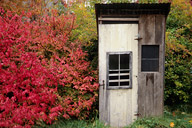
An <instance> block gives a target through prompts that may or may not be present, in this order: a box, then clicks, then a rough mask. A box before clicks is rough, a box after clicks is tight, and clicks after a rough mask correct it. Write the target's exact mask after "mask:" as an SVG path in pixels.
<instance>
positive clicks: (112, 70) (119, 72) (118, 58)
mask: <svg viewBox="0 0 192 128" xmlns="http://www.w3.org/2000/svg"><path fill="white" fill-rule="evenodd" d="M131 54H132V53H131V52H115V53H114V52H109V53H107V58H108V64H107V83H108V86H107V87H108V89H120V88H131V57H132V55H131Z"/></svg>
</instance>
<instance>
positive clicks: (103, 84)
mask: <svg viewBox="0 0 192 128" xmlns="http://www.w3.org/2000/svg"><path fill="white" fill-rule="evenodd" d="M102 82H103V83H102V84H99V85H100V86H103V89H105V81H104V80H103V81H102Z"/></svg>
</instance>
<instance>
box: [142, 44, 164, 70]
mask: <svg viewBox="0 0 192 128" xmlns="http://www.w3.org/2000/svg"><path fill="white" fill-rule="evenodd" d="M143 46H158V58H152V57H151V58H149V57H148V58H143ZM143 60H145V61H147V60H149V61H150V60H157V62H158V69H157V70H151V71H150V70H143V67H142V65H143ZM159 60H160V45H155V44H151V45H141V72H143V73H147V72H149V73H152V72H159Z"/></svg>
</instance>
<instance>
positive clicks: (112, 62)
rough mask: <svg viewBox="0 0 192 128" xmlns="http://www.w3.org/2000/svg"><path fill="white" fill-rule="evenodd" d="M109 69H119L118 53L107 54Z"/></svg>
mask: <svg viewBox="0 0 192 128" xmlns="http://www.w3.org/2000/svg"><path fill="white" fill-rule="evenodd" d="M109 69H119V55H109Z"/></svg>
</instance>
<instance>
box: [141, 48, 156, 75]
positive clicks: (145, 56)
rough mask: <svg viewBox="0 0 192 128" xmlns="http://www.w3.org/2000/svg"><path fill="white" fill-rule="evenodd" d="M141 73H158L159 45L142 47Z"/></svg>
mask: <svg viewBox="0 0 192 128" xmlns="http://www.w3.org/2000/svg"><path fill="white" fill-rule="evenodd" d="M141 54H142V55H141V71H143V72H158V71H159V45H142V53H141Z"/></svg>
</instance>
